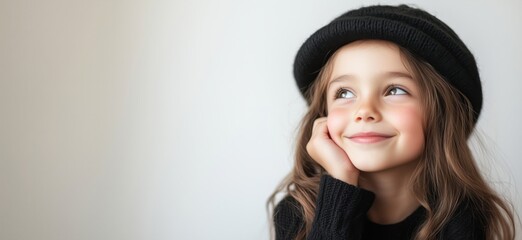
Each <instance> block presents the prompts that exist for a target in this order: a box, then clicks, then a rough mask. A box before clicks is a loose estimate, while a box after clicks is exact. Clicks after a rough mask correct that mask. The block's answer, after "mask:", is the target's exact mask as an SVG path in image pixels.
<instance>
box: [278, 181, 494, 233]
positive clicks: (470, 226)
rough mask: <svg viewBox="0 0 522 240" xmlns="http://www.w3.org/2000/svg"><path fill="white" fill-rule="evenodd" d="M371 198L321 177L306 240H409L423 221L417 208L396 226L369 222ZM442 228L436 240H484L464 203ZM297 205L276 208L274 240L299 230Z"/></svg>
mask: <svg viewBox="0 0 522 240" xmlns="http://www.w3.org/2000/svg"><path fill="white" fill-rule="evenodd" d="M374 198H375V195H374V194H373V193H372V192H369V191H366V190H364V189H361V188H358V187H355V186H352V185H350V184H347V183H345V182H342V181H340V180H337V179H335V178H333V177H331V176H329V175H324V176H322V177H321V183H320V187H319V195H318V198H317V206H316V211H315V218H314V221H313V225H312V230H311V232H310V233H308V237H307V239H308V240H341V239H342V240H346V239H350V240H362V239H365V240H366V239H369V240H371V239H379V240H383V239H384V240H386V239H390V240H392V239H393V240H401V239H411V238H412V236H413V234H414V233H415V232H416V231H417V229H418V228H419V226H420V224H422V222H423V221H424V220H425V218H426V216H425V215H426V213H425V209H424V208H422V207H419V208H418V209H417V210H415V211H414V212H413V213H412V214H411V215H410V216H408V217H407V218H406V219H404V220H403V221H401V222H399V223H395V224H390V225H381V224H376V223H373V222H371V221H370V220H369V219H368V218H367V217H366V214H367V212H368V210H369V209H370V207H371V205H372V203H373V200H374ZM460 206H461V207H460V208H459V209H458V211H457V213H456V214H455V215H454V217H453V218H452V219H451V220H450V221H449V223H448V224H447V225H446V226H445V227H444V228H443V231H442V232H441V234H439V239H462V240H464V239H485V236H484V232H485V227H484V226H485V224H484V221H483V220H482V219H481V218H480V217H477V216H475V215H474V214H473V213H474V211H473V209H472V207H471V206H470V205H469V204H467V202H464V203H462V204H461V205H460ZM301 214H302V213H301V207H300V205H299V203H298V202H297V201H296V200H295V199H294V198H292V197H290V196H287V197H285V198H284V199H283V200H281V202H280V203H279V204H278V205H277V206H276V208H275V211H274V226H275V233H276V240H290V239H294V238H295V236H296V235H297V233H298V231H299V230H300V229H302V228H303V218H302V215H301Z"/></svg>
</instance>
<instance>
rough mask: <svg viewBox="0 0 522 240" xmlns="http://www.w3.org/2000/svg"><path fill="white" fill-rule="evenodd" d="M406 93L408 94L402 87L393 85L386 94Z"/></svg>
mask: <svg viewBox="0 0 522 240" xmlns="http://www.w3.org/2000/svg"><path fill="white" fill-rule="evenodd" d="M406 94H408V92H406V91H405V90H404V89H402V88H400V87H395V86H393V87H390V88H389V89H388V92H387V94H386V95H406Z"/></svg>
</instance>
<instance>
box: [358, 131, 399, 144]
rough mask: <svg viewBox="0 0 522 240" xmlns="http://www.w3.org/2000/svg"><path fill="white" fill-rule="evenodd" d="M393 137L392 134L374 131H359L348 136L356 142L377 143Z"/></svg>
mask: <svg viewBox="0 0 522 240" xmlns="http://www.w3.org/2000/svg"><path fill="white" fill-rule="evenodd" d="M391 137H393V136H392V135H388V134H383V133H376V132H360V133H357V134H354V135H351V136H349V137H348V139H350V140H351V141H353V142H356V143H365V144H367V143H377V142H381V141H384V140H387V139H389V138H391Z"/></svg>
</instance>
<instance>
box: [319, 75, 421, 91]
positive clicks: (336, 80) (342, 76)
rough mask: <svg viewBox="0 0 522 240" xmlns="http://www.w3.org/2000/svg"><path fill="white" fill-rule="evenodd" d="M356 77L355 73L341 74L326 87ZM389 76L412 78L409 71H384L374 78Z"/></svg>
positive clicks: (386, 77)
mask: <svg viewBox="0 0 522 240" xmlns="http://www.w3.org/2000/svg"><path fill="white" fill-rule="evenodd" d="M356 78H357V77H356V76H355V75H351V74H343V75H341V76H338V77H336V78H334V79H333V80H332V81H330V82H329V83H328V88H330V85H332V83H335V82H342V81H346V80H352V79H356ZM389 78H409V79H412V80H413V77H412V76H411V75H410V74H409V73H405V72H385V73H382V74H379V75H377V77H376V79H389Z"/></svg>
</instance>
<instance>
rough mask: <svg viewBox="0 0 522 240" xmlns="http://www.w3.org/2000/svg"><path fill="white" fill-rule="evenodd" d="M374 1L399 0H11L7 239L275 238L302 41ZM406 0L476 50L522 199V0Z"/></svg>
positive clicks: (3, 79)
mask: <svg viewBox="0 0 522 240" xmlns="http://www.w3.org/2000/svg"><path fill="white" fill-rule="evenodd" d="M373 3H383V4H384V3H391V4H396V3H399V2H398V1H381V2H379V1H346V0H345V1H341V0H337V1H302V0H300V1H297V0H296V1H276V0H264V1H240V0H236V1H234V0H220V1H212V0H199V1H197V0H195V1H189V0H184V1H159V0H147V1H105V0H104V1H102V0H91V1H78V0H72V1H65V0H48V1H36V0H32V1H31V0H29V1H18V0H16V1H15V0H12V1H9V0H0V239H5V240H22V239H24V240H25V239H40V240H47V239H49V240H51V239H53V240H57V239H63V240H66V239H67V240H80V239H85V240H87V239H111V240H112V239H126V240H132V239H154V240H160V239H268V222H267V215H266V212H265V201H266V199H267V197H268V196H269V195H270V194H271V192H272V191H273V190H274V188H275V186H276V185H277V184H278V183H279V181H280V180H281V179H282V178H283V177H284V176H285V175H286V174H287V173H288V172H289V170H290V168H291V166H292V161H293V160H292V155H293V143H294V137H295V134H296V127H297V124H298V121H299V120H300V118H301V117H302V115H303V113H304V111H305V107H306V106H305V104H304V101H303V100H302V99H301V96H300V95H299V93H298V91H297V87H296V86H295V84H294V82H293V81H294V80H293V77H292V74H291V72H292V64H293V58H294V56H295V53H296V52H297V49H298V48H299V46H300V45H301V43H302V42H303V41H304V40H305V39H306V38H307V37H308V36H309V35H310V34H312V33H313V32H314V31H315V30H317V29H318V28H319V27H321V26H323V25H325V24H326V23H328V22H329V21H330V20H332V19H333V18H334V17H336V16H338V15H340V14H341V13H343V12H345V11H346V10H348V9H352V8H357V7H361V6H363V5H369V4H373ZM406 3H413V4H415V5H416V6H418V7H421V8H423V9H426V10H428V11H429V12H431V13H433V14H434V15H436V16H438V17H439V18H440V19H442V20H443V21H445V22H446V23H447V24H448V25H450V26H451V27H452V28H453V29H454V30H455V31H456V32H457V33H458V34H459V36H460V37H461V38H462V39H463V41H464V42H465V43H466V44H467V45H468V47H469V48H470V49H471V51H472V52H473V53H474V54H475V57H476V59H477V62H478V65H479V69H480V73H481V77H482V83H483V89H484V108H483V111H482V115H481V117H480V120H479V123H478V128H479V129H480V131H481V132H482V134H483V135H484V136H485V139H486V141H487V144H486V145H487V147H488V149H489V151H490V153H491V154H490V155H492V158H493V159H494V161H493V160H488V161H482V162H481V164H480V165H481V166H482V168H483V170H484V173H485V175H486V176H487V178H488V179H489V181H491V182H492V183H493V184H494V186H496V187H498V188H499V190H500V191H502V192H503V193H505V194H506V195H507V196H508V197H509V198H511V199H512V201H513V202H514V204H515V206H516V207H517V208H518V211H519V212H520V210H521V209H522V205H521V204H520V202H521V199H522V198H521V193H520V192H521V190H522V176H521V174H520V171H521V170H522V161H521V160H520V159H521V157H520V156H521V155H522V147H521V145H520V144H521V143H520V142H521V141H520V137H521V136H522V126H521V124H520V122H521V121H522V91H521V90H522V81H521V80H520V77H521V76H522V67H521V66H520V65H521V63H522V50H521V49H522V48H521V47H520V43H521V42H522V15H521V14H520V13H519V12H520V10H521V9H522V2H521V1H516V0H513V1H509V0H503V1H501V0H499V1H409V2H406ZM519 239H522V238H520V237H519Z"/></svg>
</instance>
